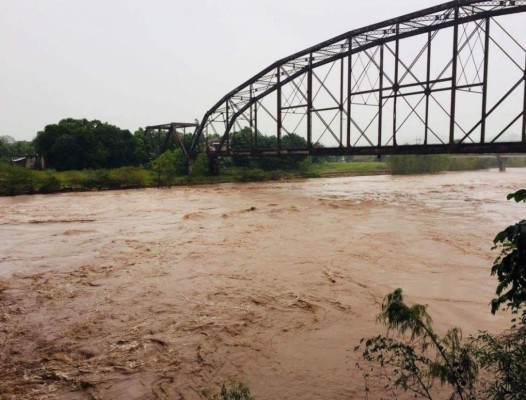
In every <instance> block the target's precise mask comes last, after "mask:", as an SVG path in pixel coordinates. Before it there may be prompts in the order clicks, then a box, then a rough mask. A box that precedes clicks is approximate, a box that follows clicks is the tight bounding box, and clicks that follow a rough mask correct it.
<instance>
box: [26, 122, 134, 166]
mask: <svg viewBox="0 0 526 400" xmlns="http://www.w3.org/2000/svg"><path fill="white" fill-rule="evenodd" d="M35 147H36V151H37V152H38V153H39V154H41V155H43V156H44V160H45V162H46V165H47V166H48V167H49V168H53V169H56V170H59V171H65V170H82V169H88V168H119V167H123V166H130V165H134V164H136V158H135V155H136V149H135V147H136V142H135V140H134V138H133V136H132V134H131V133H130V131H128V130H122V129H120V128H118V127H116V126H114V125H110V124H107V123H102V122H100V121H97V120H94V121H88V120H86V119H82V120H77V119H72V118H68V119H63V120H62V121H60V122H59V123H58V124H52V125H47V126H46V127H45V129H44V130H43V131H41V132H38V134H37V137H36V138H35Z"/></svg>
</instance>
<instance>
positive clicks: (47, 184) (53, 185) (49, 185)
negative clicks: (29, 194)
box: [38, 173, 62, 193]
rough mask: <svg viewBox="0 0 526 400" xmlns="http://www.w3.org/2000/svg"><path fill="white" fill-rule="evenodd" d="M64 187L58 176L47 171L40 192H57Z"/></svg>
mask: <svg viewBox="0 0 526 400" xmlns="http://www.w3.org/2000/svg"><path fill="white" fill-rule="evenodd" d="M60 189H62V186H61V185H60V181H59V180H58V178H57V177H56V176H55V175H53V174H51V173H47V174H46V175H45V176H44V179H43V180H42V182H41V184H40V187H39V188H38V191H39V193H56V192H59V191H60Z"/></svg>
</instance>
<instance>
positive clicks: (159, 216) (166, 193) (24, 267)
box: [0, 169, 526, 400]
mask: <svg viewBox="0 0 526 400" xmlns="http://www.w3.org/2000/svg"><path fill="white" fill-rule="evenodd" d="M524 186H526V169H510V170H508V172H506V173H499V172H497V171H485V172H465V173H452V174H441V175H433V176H418V177H391V176H374V177H354V178H333V179H317V180H308V181H301V182H278V183H263V184H225V185H218V186H205V187H195V188H172V189H165V190H157V189H148V190H135V191H114V192H91V193H71V194H58V195H46V196H22V197H14V198H0V376H1V379H0V398H2V399H4V398H5V399H10V398H13V399H47V398H50V399H55V398H56V399H189V400H193V399H200V398H201V397H200V392H201V391H202V390H203V389H212V390H215V389H216V388H217V387H219V385H220V384H221V383H222V382H224V381H227V380H229V379H236V380H243V381H245V382H248V384H249V386H250V387H251V389H252V392H253V394H254V395H255V396H256V398H257V399H320V400H321V399H324V400H326V399H331V400H340V399H355V398H360V399H361V398H364V390H363V388H364V382H363V378H362V373H361V372H360V371H358V370H357V369H356V367H355V364H356V361H357V360H358V355H357V354H356V353H355V352H354V351H353V348H354V347H355V346H356V345H357V344H358V342H359V340H360V338H362V337H364V336H371V335H374V334H378V333H383V332H384V329H383V328H382V327H381V326H379V325H377V324H376V322H375V318H376V315H377V314H378V312H379V310H380V304H381V301H382V298H383V297H384V296H385V295H386V294H387V293H389V292H390V291H392V290H394V289H396V288H398V287H401V288H403V289H404V291H405V293H406V296H407V299H408V301H410V302H420V303H425V304H429V307H430V313H431V314H432V315H433V318H434V322H435V325H436V327H437V330H438V331H439V332H444V331H445V330H446V329H448V328H451V327H453V326H457V325H459V326H461V327H462V328H463V330H464V333H465V336H466V335H468V334H470V333H474V332H476V331H477V330H478V329H488V330H490V331H499V330H501V328H502V327H503V326H507V325H508V321H509V317H508V316H506V315H500V316H497V317H494V316H492V315H491V313H490V311H489V306H488V303H489V301H490V300H491V298H492V294H493V292H494V290H495V287H496V283H495V280H494V279H493V278H491V277H490V276H489V271H490V267H491V264H492V261H493V259H494V258H495V256H496V254H495V253H492V252H491V246H492V240H493V238H494V236H495V234H496V233H497V232H498V231H499V230H501V228H504V227H505V226H507V225H508V224H510V223H514V222H516V221H517V220H519V219H522V218H523V217H524V215H525V211H526V206H524V205H517V204H515V203H512V202H508V201H506V195H507V194H508V193H510V192H512V191H515V190H516V189H519V188H522V187H524ZM375 396H378V397H375ZM379 397H380V395H373V396H372V397H371V398H379Z"/></svg>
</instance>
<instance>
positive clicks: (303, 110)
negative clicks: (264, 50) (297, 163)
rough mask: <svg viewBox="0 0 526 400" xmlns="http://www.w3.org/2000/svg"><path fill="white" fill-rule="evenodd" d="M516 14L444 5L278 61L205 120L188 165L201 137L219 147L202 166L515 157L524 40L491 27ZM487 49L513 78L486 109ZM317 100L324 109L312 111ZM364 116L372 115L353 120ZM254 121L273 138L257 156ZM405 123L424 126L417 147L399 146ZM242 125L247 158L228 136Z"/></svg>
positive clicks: (507, 6) (523, 5)
mask: <svg viewBox="0 0 526 400" xmlns="http://www.w3.org/2000/svg"><path fill="white" fill-rule="evenodd" d="M524 12H526V0H516V1H465V0H457V1H451V2H448V3H445V4H442V5H439V6H436V7H431V8H427V9H425V10H422V11H419V12H415V13H411V14H408V15H405V16H402V17H399V18H394V19H391V20H388V21H384V22H382V23H378V24H374V25H371V26H368V27H365V28H361V29H357V30H353V31H350V32H347V33H345V34H343V35H340V36H337V37H335V38H333V39H331V40H328V41H325V42H322V43H320V44H318V45H316V46H313V47H310V48H308V49H306V50H303V51H301V52H299V53H296V54H293V55H291V56H289V57H286V58H284V59H282V60H280V61H278V62H276V63H274V64H272V65H271V66H269V67H268V68H266V69H264V70H263V71H261V72H260V73H259V74H257V75H256V76H254V77H253V78H251V79H250V80H248V81H247V82H245V83H244V84H242V85H240V86H239V87H237V88H236V89H234V90H233V91H232V92H230V93H229V94H227V95H226V96H225V97H224V98H222V99H221V100H220V101H219V102H218V103H217V104H216V105H215V106H214V107H213V108H212V109H210V110H209V111H208V112H207V113H206V114H205V116H204V118H203V119H202V121H201V123H200V124H199V126H198V127H197V129H196V131H195V133H194V136H193V139H192V144H191V146H190V148H189V149H188V153H189V156H190V157H191V156H192V155H195V153H196V152H197V150H198V147H199V145H200V144H201V143H202V142H203V139H204V137H205V136H206V135H207V134H208V133H210V132H212V133H215V134H217V135H218V136H219V138H220V141H219V144H218V145H217V146H216V147H214V148H212V147H208V152H209V155H210V156H222V155H225V156H231V155H237V156H245V155H251V156H265V155H308V154H311V155H322V154H326V155H353V154H355V155H362V154H364V155H365V154H375V155H384V154H411V153H413V154H427V153H429V154H432V153H460V154H463V153H485V152H491V153H497V152H504V153H523V152H525V150H526V62H525V60H526V50H525V49H524V47H526V46H525V45H524V43H522V44H521V41H522V40H524V38H517V37H513V35H510V34H509V33H508V32H507V31H506V29H505V28H504V27H503V26H502V25H500V23H499V19H500V18H501V17H502V18H504V16H507V15H512V14H520V13H524ZM495 29H501V30H502V31H503V32H504V33H505V34H506V35H507V36H504V39H506V40H511V41H512V43H514V46H515V49H516V50H518V54H519V57H518V58H517V52H515V54H509V52H508V50H507V49H506V47H505V46H504V45H503V44H502V43H501V42H500V41H501V40H504V39H502V38H501V39H498V38H497V39H495V38H494V37H493V32H494V31H495ZM442 32H451V36H452V39H451V40H450V42H449V50H448V52H449V54H448V55H447V56H444V54H445V53H442V54H438V53H439V50H440V49H439V46H436V45H435V42H436V41H437V35H440V33H442ZM413 38H423V42H424V43H423V45H422V46H421V48H420V47H419V48H418V49H419V51H418V52H417V54H416V55H413V56H412V57H407V56H404V55H403V54H402V49H403V48H404V44H405V43H406V42H407V41H409V40H411V39H413ZM491 46H494V48H495V49H496V50H495V51H499V52H500V53H502V54H503V55H504V56H505V57H506V58H507V60H508V61H509V62H510V63H511V65H514V66H515V67H518V69H519V70H520V74H519V75H518V79H517V81H516V83H514V84H513V85H512V86H510V88H509V90H507V91H505V94H504V95H503V96H502V97H500V98H498V99H495V101H494V102H493V103H490V99H489V98H488V82H490V81H491V80H492V78H494V77H492V72H491V69H490V66H489V60H490V57H491V56H492V55H493V54H490V48H491ZM442 51H443V49H442ZM437 58H439V60H440V62H444V63H445V65H444V66H443V68H442V69H441V71H440V72H434V71H433V69H434V67H435V66H436V64H437V62H436V60H437ZM420 64H424V65H425V68H424V73H423V75H424V76H421V75H422V74H420V75H419V71H417V70H418V68H417V65H420ZM327 69H328V72H327ZM333 75H336V77H337V78H335V79H336V80H337V82H336V83H334V82H332V81H331V82H332V83H333V85H332V87H331V85H330V84H329V82H328V80H330V79H334V78H332V76H333ZM520 90H523V91H524V96H522V95H521V101H522V99H524V100H523V104H522V106H521V107H520V109H519V113H518V115H516V114H514V115H512V116H510V117H509V120H508V121H504V129H503V130H502V131H500V132H496V131H495V132H489V131H488V119H489V118H492V117H493V116H494V115H495V113H496V110H498V109H499V108H501V107H503V103H504V102H505V101H506V100H507V99H508V98H509V97H510V96H511V95H512V94H513V95H515V94H516V92H517V91H520ZM464 92H465V93H469V94H471V95H473V96H479V98H480V101H481V106H480V115H479V117H478V118H477V120H476V122H475V123H474V124H472V125H469V126H468V125H466V123H463V122H462V121H461V118H460V117H459V113H461V111H462V109H463V107H464V104H463V103H462V101H461V99H460V96H461V94H462V93H464ZM444 93H445V94H447V95H448V96H449V97H448V99H447V101H446V102H444V100H443V99H441V96H442V95H443V94H444ZM321 98H323V99H324V100H323V101H324V102H326V104H323V105H321V102H322V101H321ZM269 99H272V101H273V102H274V103H273V105H272V106H271V107H269V106H268V105H265V104H264V103H265V101H267V100H269ZM477 101H479V100H477ZM364 107H369V110H371V111H370V112H369V113H366V112H364V111H360V110H363V109H364ZM433 107H434V108H433ZM404 109H405V111H404ZM433 109H435V111H432V110H433ZM374 110H376V111H374ZM437 113H438V114H441V115H443V116H444V118H447V120H448V124H447V125H448V126H447V127H441V128H440V129H438V128H437V127H436V126H433V124H432V123H431V120H432V118H433V116H434V115H435V114H437ZM366 114H368V115H369V116H368V117H366V116H365V115H366ZM291 115H292V116H294V117H296V116H297V119H296V120H294V122H293V123H292V128H291V125H287V124H290V123H291V122H289V121H290V120H291V118H292V117H290V116H291ZM262 117H268V118H270V120H271V121H272V123H275V126H276V128H275V131H273V132H265V133H267V134H272V135H275V137H276V146H275V148H274V149H261V148H259V147H258V137H261V133H262V132H261V131H262V128H261V118H262ZM409 120H414V121H416V122H417V123H419V124H421V125H422V126H423V140H422V143H417V144H415V145H407V144H405V143H403V142H401V141H400V138H399V134H400V132H401V130H402V129H404V127H406V126H407V125H406V124H407V121H409ZM521 120H522V124H520V122H521ZM243 124H246V125H245V126H247V127H248V128H249V129H250V130H251V132H252V134H251V137H250V146H249V148H246V149H245V148H243V149H240V148H237V147H236V143H235V133H234V132H235V130H236V129H238V130H241V129H242V128H243ZM516 124H520V125H522V127H521V131H520V135H519V138H518V139H517V140H516V141H508V142H501V141H499V140H501V138H502V137H503V135H505V134H506V133H507V132H508V130H509V129H510V128H511V127H514V126H515V125H516ZM301 125H304V128H302V129H303V131H301V134H303V135H304V137H305V138H306V146H305V148H303V149H285V148H283V138H284V135H287V134H290V133H296V132H297V130H298V129H300V128H299V127H300V126H301ZM315 125H317V126H319V127H318V128H316V127H315ZM479 133H480V135H479ZM322 140H331V141H332V143H333V145H332V146H325V147H322V146H321V145H320V144H322Z"/></svg>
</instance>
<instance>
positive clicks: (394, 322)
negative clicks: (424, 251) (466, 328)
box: [356, 289, 478, 400]
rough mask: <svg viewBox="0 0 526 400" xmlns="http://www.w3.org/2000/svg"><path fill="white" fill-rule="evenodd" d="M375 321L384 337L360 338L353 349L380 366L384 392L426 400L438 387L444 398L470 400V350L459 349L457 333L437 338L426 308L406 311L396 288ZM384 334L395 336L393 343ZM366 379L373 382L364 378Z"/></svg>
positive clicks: (472, 364) (474, 373)
mask: <svg viewBox="0 0 526 400" xmlns="http://www.w3.org/2000/svg"><path fill="white" fill-rule="evenodd" d="M378 321H379V322H381V323H382V324H383V325H385V326H386V327H387V329H388V335H387V336H382V335H380V336H377V337H373V338H370V339H367V340H366V339H362V342H361V346H358V347H357V348H356V350H362V357H363V359H364V360H365V361H367V362H370V363H374V364H378V365H381V366H382V368H383V370H384V374H382V375H381V376H380V379H383V380H384V382H383V384H384V385H385V386H384V387H386V388H389V389H392V390H399V389H401V390H403V391H405V392H411V393H413V394H414V395H415V396H421V397H423V398H426V399H429V400H431V399H433V391H436V390H439V389H440V388H445V389H449V391H450V394H449V398H455V397H458V398H459V399H461V400H466V399H475V397H474V393H475V387H474V385H475V381H476V377H477V373H478V367H477V364H476V362H475V359H474V357H473V355H472V353H471V351H470V348H469V347H468V346H465V345H462V333H461V331H460V330H459V329H457V328H455V329H451V330H449V331H448V332H447V333H446V335H444V336H443V337H441V336H439V335H438V334H437V333H436V332H435V331H434V329H433V325H432V321H431V317H430V315H429V314H428V312H427V306H424V305H421V304H415V305H413V306H408V305H407V304H406V303H405V302H404V298H403V294H402V289H397V290H395V291H394V292H393V293H391V294H389V295H387V296H386V298H385V299H384V302H383V304H382V312H381V313H380V315H379V316H378ZM390 332H395V334H396V335H397V339H395V338H393V337H391V336H390V335H389V333H390ZM366 378H367V379H372V378H374V377H372V376H371V375H370V373H366ZM436 383H440V384H441V386H440V387H438V386H437V385H436Z"/></svg>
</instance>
